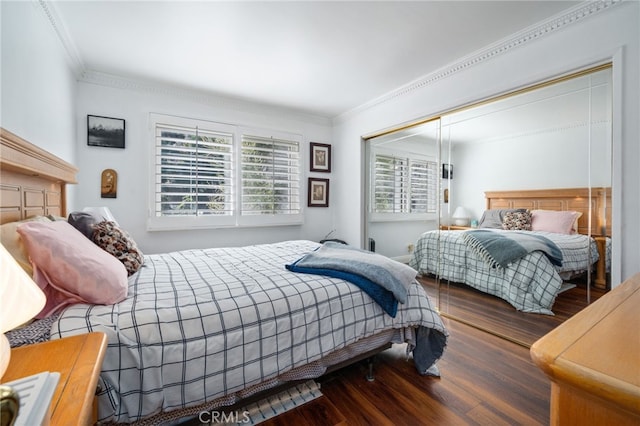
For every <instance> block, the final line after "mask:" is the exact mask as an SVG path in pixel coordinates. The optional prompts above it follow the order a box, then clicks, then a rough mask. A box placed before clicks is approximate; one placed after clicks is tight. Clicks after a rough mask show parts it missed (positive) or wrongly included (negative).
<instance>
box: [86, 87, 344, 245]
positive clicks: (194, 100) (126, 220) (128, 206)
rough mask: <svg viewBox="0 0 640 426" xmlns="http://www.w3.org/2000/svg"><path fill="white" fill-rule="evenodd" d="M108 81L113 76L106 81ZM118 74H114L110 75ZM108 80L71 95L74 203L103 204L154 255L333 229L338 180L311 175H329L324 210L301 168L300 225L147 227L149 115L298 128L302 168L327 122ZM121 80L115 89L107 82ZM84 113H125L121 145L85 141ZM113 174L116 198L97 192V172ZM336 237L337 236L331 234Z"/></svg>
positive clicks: (326, 134) (326, 131) (327, 134)
mask: <svg viewBox="0 0 640 426" xmlns="http://www.w3.org/2000/svg"><path fill="white" fill-rule="evenodd" d="M112 80H113V79H112ZM116 80H117V79H116ZM113 83H114V81H111V83H110V84H111V86H105V85H101V84H93V83H87V82H80V83H79V87H78V97H77V113H76V116H75V118H76V123H77V128H76V131H77V134H78V138H77V146H76V152H77V161H76V165H77V166H78V167H79V168H80V171H79V173H78V181H79V182H80V184H79V185H78V188H77V199H76V204H75V206H76V208H78V209H80V208H82V207H86V206H107V207H109V208H110V209H111V211H112V212H113V214H114V216H115V217H116V219H117V220H118V223H119V224H120V225H121V226H122V227H123V228H124V229H125V230H127V231H128V232H129V233H130V234H131V236H132V237H133V239H134V240H135V241H136V243H137V244H138V245H139V246H140V248H141V250H142V251H143V252H144V253H148V254H150V253H159V252H167V251H173V250H180V249H186V248H204V247H223V246H241V245H247V244H257V243H266V242H274V241H282V240H287V239H311V240H315V241H318V240H320V239H321V238H322V237H324V236H325V235H326V234H327V233H329V232H330V231H331V230H332V229H333V228H332V209H333V208H334V207H333V206H334V205H335V203H334V199H333V196H332V193H333V191H334V188H335V187H336V186H337V184H336V181H335V179H331V178H332V177H333V176H332V174H326V173H314V174H313V176H315V177H323V178H326V177H328V178H330V179H331V180H332V182H331V184H330V194H329V195H330V199H329V207H328V208H319V207H314V208H307V207H306V184H307V176H306V173H305V175H304V176H303V178H302V181H301V185H302V186H303V195H302V197H301V198H302V199H301V201H302V204H303V206H304V209H305V219H304V224H303V225H297V226H281V227H264V228H262V227H258V228H243V229H237V228H234V229H229V228H220V229H211V230H202V229H199V230H194V231H164V232H160V231H154V232H148V231H147V230H146V218H147V211H148V201H147V199H148V198H147V193H148V180H149V167H148V163H149V161H148V158H149V156H150V155H151V152H152V151H151V144H152V142H153V136H152V133H151V129H150V128H149V113H160V114H168V115H177V116H181V117H188V118H195V119H202V120H209V121H216V122H221V123H229V124H238V125H248V126H253V127H259V128H267V129H272V130H276V131H278V130H279V131H284V132H290V133H296V134H301V135H302V136H303V141H304V142H303V149H304V151H303V152H302V153H301V155H302V159H303V164H305V166H304V167H303V171H307V170H309V168H308V164H307V163H308V151H307V149H308V145H309V144H308V143H309V142H321V143H331V125H330V122H329V120H327V119H321V118H317V117H309V116H303V115H301V114H296V113H295V112H291V111H283V110H278V109H276V108H271V107H267V106H260V105H256V104H250V103H244V102H240V101H233V100H228V99H221V98H215V97H202V96H198V95H197V94H190V93H188V92H184V91H172V90H171V89H170V88H166V87H151V86H142V85H140V84H138V83H136V82H131V81H123V80H119V81H115V84H113ZM120 85H122V86H124V88H115V87H113V86H120ZM87 115H101V116H107V117H116V118H122V119H125V149H115V148H102V147H94V146H87V127H86V126H87V124H86V123H87ZM107 168H110V169H114V170H116V171H117V172H118V195H117V198H114V199H109V198H101V197H100V176H101V173H102V170H104V169H107ZM336 236H337V235H336Z"/></svg>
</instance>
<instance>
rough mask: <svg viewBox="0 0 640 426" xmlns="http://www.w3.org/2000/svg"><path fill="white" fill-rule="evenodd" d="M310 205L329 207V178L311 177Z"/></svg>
mask: <svg viewBox="0 0 640 426" xmlns="http://www.w3.org/2000/svg"><path fill="white" fill-rule="evenodd" d="M308 192H309V195H308V203H307V205H308V206H309V207H329V179H320V178H309V189H308Z"/></svg>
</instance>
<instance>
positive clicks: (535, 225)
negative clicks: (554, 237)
mask: <svg viewBox="0 0 640 426" xmlns="http://www.w3.org/2000/svg"><path fill="white" fill-rule="evenodd" d="M581 215H582V213H580V212H576V211H555V210H531V230H532V231H545V232H555V233H556V234H573V233H575V231H574V224H575V223H576V222H577V220H578V218H579V217H580V216H581Z"/></svg>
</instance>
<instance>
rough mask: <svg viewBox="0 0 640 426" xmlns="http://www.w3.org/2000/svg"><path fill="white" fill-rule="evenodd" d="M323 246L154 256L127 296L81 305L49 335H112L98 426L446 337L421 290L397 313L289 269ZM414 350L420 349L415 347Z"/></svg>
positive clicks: (337, 284) (294, 244) (333, 282)
mask: <svg viewBox="0 0 640 426" xmlns="http://www.w3.org/2000/svg"><path fill="white" fill-rule="evenodd" d="M318 246H319V245H318V244H317V243H314V242H311V241H289V242H283V243H276V244H264V245H255V246H248V247H239V248H217V249H206V250H188V251H181V252H173V253H167V254H160V255H148V256H145V263H144V266H143V267H142V268H141V270H140V271H139V272H138V273H136V274H134V275H132V276H131V277H130V279H129V295H128V297H127V299H126V300H124V301H122V302H120V303H118V304H115V305H111V306H101V305H86V304H78V305H74V306H71V307H69V308H68V309H66V310H65V311H64V312H63V313H62V314H61V315H60V317H59V318H58V320H57V321H56V322H55V323H54V325H53V327H52V331H51V337H52V338H61V337H65V336H70V335H74V334H78V333H83V332H88V331H102V332H104V333H106V334H107V337H108V347H107V352H106V355H105V359H104V362H103V365H102V373H101V379H100V380H101V385H102V388H103V389H102V391H101V392H100V394H99V395H98V415H99V419H100V420H101V421H113V422H133V421H137V420H140V419H143V418H145V417H149V416H152V415H154V414H157V413H159V412H168V411H171V410H179V409H183V408H185V407H189V406H196V405H200V404H202V403H204V402H207V401H211V400H214V399H217V398H220V397H223V396H225V395H229V394H232V393H234V392H238V391H241V390H243V389H245V388H247V387H249V386H252V385H255V384H258V383H261V382H263V381H265V380H269V379H271V378H274V377H276V376H279V375H281V374H282V373H284V372H287V371H290V370H291V369H293V368H295V367H299V366H301V365H305V364H308V363H310V362H313V361H316V360H318V359H320V358H322V357H325V356H326V355H328V354H330V353H331V352H333V351H335V350H337V349H341V348H343V347H345V346H347V345H349V344H352V343H354V342H356V341H358V340H360V339H363V338H365V337H368V336H372V335H375V334H377V333H380V332H381V331H382V330H388V329H403V328H407V327H417V326H423V327H427V328H428V329H431V330H432V331H435V332H436V333H438V334H439V335H440V336H442V339H440V341H441V342H442V347H434V348H431V349H432V350H433V352H434V353H435V354H438V355H437V356H440V355H439V354H441V353H442V350H443V349H444V345H445V341H446V334H447V333H446V330H445V329H444V326H443V324H442V321H441V319H440V317H439V315H438V314H437V313H436V312H435V310H434V309H433V307H432V305H431V302H430V301H429V299H428V298H427V297H426V294H425V292H424V289H423V288H422V287H421V286H420V285H419V284H418V283H415V284H413V285H412V286H411V287H410V289H409V299H408V301H407V303H406V304H404V305H400V306H399V309H398V314H397V315H396V317H395V318H392V317H390V316H389V315H388V314H386V313H385V312H384V311H383V310H382V308H381V307H380V306H378V305H377V304H376V303H375V302H373V300H372V299H371V298H370V297H369V296H367V295H366V294H365V293H363V292H362V291H361V290H360V289H358V287H356V286H354V285H352V284H349V283H347V282H346V281H343V280H341V279H337V278H329V277H324V276H319V275H309V274H296V273H292V272H289V271H287V270H286V269H285V264H289V263H292V262H294V261H295V260H297V259H298V258H300V257H301V256H302V255H304V254H306V253H308V252H310V251H312V250H314V249H316V248H317V247H318ZM410 344H411V342H410Z"/></svg>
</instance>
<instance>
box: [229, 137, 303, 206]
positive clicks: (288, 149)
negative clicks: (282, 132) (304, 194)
mask: <svg viewBox="0 0 640 426" xmlns="http://www.w3.org/2000/svg"><path fill="white" fill-rule="evenodd" d="M241 169H242V205H241V212H242V215H243V216H248V215H274V214H284V215H297V214H300V212H301V210H300V147H299V143H298V142H297V141H289V140H283V139H276V138H272V137H261V136H252V135H243V136H242V160H241Z"/></svg>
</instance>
